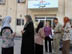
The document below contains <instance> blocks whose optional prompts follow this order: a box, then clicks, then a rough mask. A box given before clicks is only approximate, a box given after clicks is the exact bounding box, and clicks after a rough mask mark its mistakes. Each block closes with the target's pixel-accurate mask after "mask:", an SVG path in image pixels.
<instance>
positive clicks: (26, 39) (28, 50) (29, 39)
mask: <svg viewBox="0 0 72 54" xmlns="http://www.w3.org/2000/svg"><path fill="white" fill-rule="evenodd" d="M24 31H25V32H24V34H22V46H21V54H34V25H33V22H29V24H27V25H26V26H25V28H24Z"/></svg>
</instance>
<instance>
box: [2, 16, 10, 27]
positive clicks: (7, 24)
mask: <svg viewBox="0 0 72 54" xmlns="http://www.w3.org/2000/svg"><path fill="white" fill-rule="evenodd" d="M10 21H11V17H10V16H6V17H5V18H4V19H3V21H2V28H4V27H10Z"/></svg>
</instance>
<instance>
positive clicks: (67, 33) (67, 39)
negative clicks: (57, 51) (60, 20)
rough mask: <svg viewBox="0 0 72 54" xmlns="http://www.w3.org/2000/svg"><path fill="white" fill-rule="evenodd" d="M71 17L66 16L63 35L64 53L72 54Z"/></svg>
mask: <svg viewBox="0 0 72 54" xmlns="http://www.w3.org/2000/svg"><path fill="white" fill-rule="evenodd" d="M70 30H71V25H70V19H69V18H68V17H64V27H63V31H64V36H63V49H62V54H70Z"/></svg>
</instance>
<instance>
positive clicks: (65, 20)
mask: <svg viewBox="0 0 72 54" xmlns="http://www.w3.org/2000/svg"><path fill="white" fill-rule="evenodd" d="M69 21H70V19H69V18H68V17H64V26H63V27H65V25H66V23H67V22H69Z"/></svg>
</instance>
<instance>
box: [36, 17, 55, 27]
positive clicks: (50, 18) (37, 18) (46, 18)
mask: <svg viewBox="0 0 72 54" xmlns="http://www.w3.org/2000/svg"><path fill="white" fill-rule="evenodd" d="M54 18H55V16H36V17H35V22H40V21H49V22H50V26H51V27H53V25H54V23H53V19H54Z"/></svg>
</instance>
